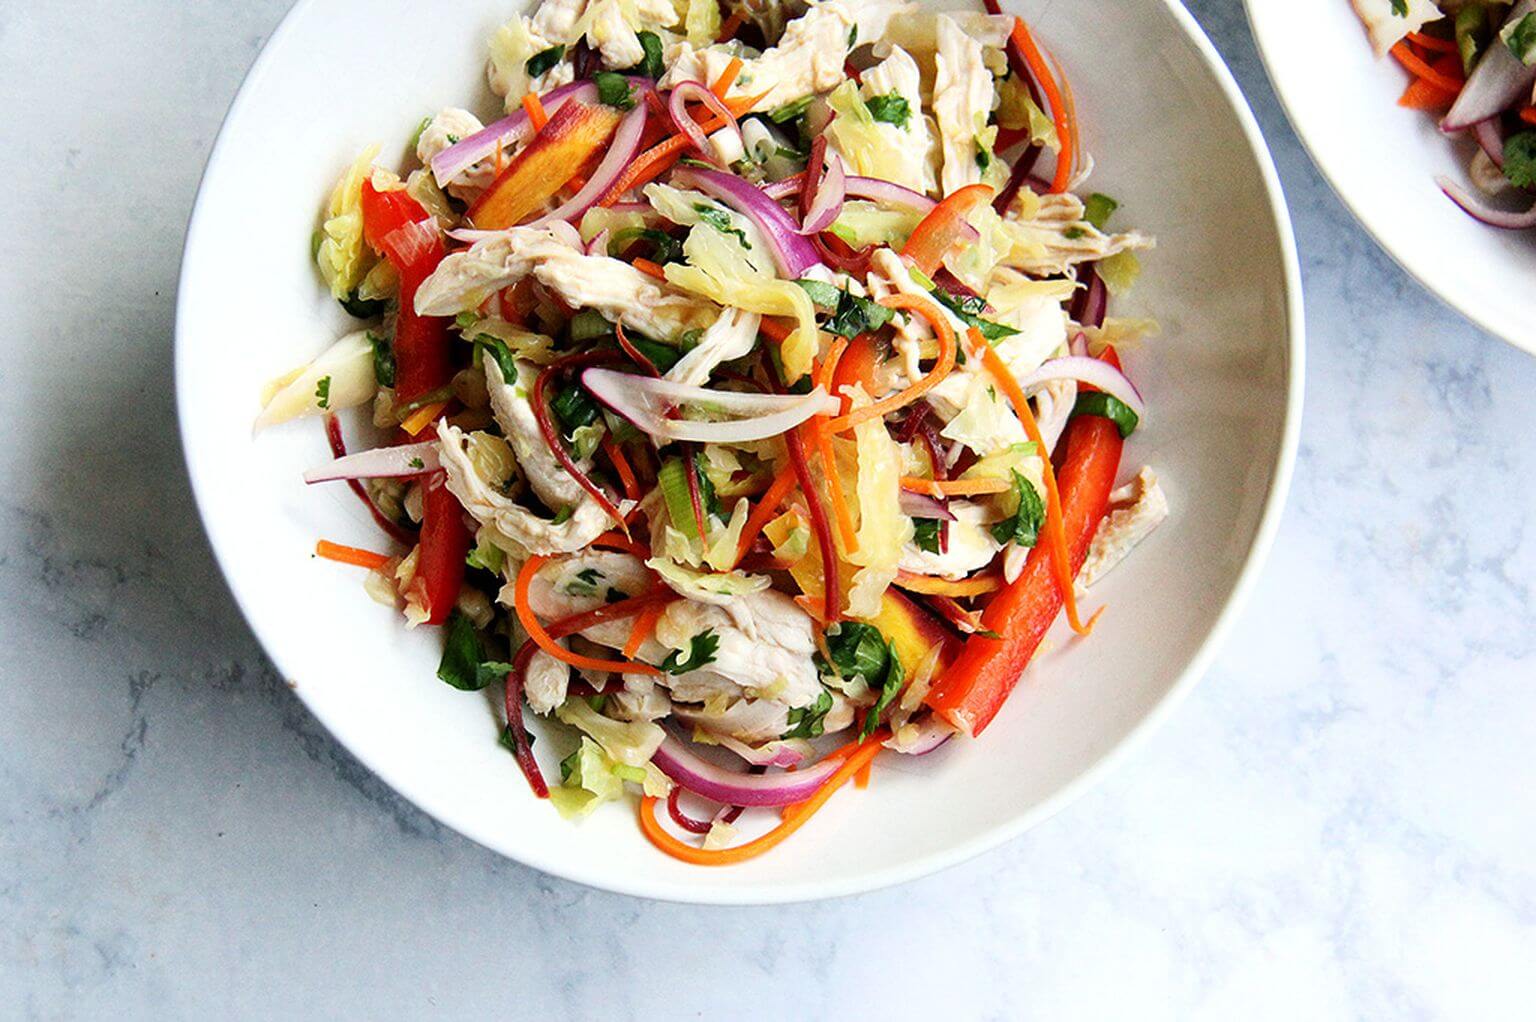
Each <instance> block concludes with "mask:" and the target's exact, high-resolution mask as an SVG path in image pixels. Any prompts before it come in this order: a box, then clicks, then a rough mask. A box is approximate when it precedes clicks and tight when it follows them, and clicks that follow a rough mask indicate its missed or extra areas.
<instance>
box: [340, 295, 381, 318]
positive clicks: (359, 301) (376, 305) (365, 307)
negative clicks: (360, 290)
mask: <svg viewBox="0 0 1536 1022" xmlns="http://www.w3.org/2000/svg"><path fill="white" fill-rule="evenodd" d="M340 301H341V307H342V308H343V309H346V310H347V315H349V316H351V317H352V318H354V319H372V318H373V317H375V316H377V315H379V314H380V313H382V312H383V311H384V309H385V308H386V307H387V306H388V305H389V303H388V302H386V301H385V300H384V299H382V298H359V297H357V292H356V291H353V292H352V293H351V294H349V295H347V297H345V298H342V299H340Z"/></svg>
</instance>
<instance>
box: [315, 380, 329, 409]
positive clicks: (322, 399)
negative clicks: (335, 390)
mask: <svg viewBox="0 0 1536 1022" xmlns="http://www.w3.org/2000/svg"><path fill="white" fill-rule="evenodd" d="M315 403H316V404H318V405H319V406H320V407H321V408H329V407H331V378H330V377H329V376H322V377H320V382H319V383H317V384H316V385H315Z"/></svg>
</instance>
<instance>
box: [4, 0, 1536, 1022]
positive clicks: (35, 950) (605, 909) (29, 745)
mask: <svg viewBox="0 0 1536 1022" xmlns="http://www.w3.org/2000/svg"><path fill="white" fill-rule="evenodd" d="M285 6H286V0H253V2H250V3H245V4H216V5H215V4H189V3H161V2H148V0H129V2H125V3H120V4H114V5H104V4H99V3H88V2H84V0H66V2H60V3H55V4H49V5H41V4H37V5H21V4H6V5H0V95H4V96H5V97H7V100H8V102H7V109H8V113H9V116H7V117H6V118H5V119H4V121H3V122H0V139H3V143H4V144H3V147H0V148H3V149H4V151H6V152H7V153H9V154H10V155H11V164H10V171H9V173H8V174H7V186H8V187H7V192H8V198H9V201H8V202H7V204H6V210H7V217H6V221H7V231H8V234H9V236H10V244H9V245H7V246H6V247H5V255H4V256H3V257H0V327H3V330H0V344H3V345H4V351H5V357H4V358H3V359H0V408H3V409H4V411H5V412H6V422H7V425H8V427H9V428H8V430H7V436H8V440H9V442H8V443H6V444H4V445H3V446H0V480H3V483H4V485H3V487H0V524H3V528H4V536H5V540H4V542H3V543H0V635H3V637H4V641H3V642H0V676H3V679H4V682H3V684H0V1016H3V1017H18V1016H19V1017H22V1018H69V1017H80V1018H93V1017H104V1016H107V1015H109V1014H110V1015H114V1016H117V1017H127V1018H154V1019H170V1018H204V1017H210V1016H214V1015H226V1016H230V1017H240V1018H247V1017H329V1018H365V1017H366V1018H383V1017H405V1016H422V1015H428V1014H443V1015H471V1014H472V1015H476V1016H484V1015H489V1014H491V1013H492V1012H498V1013H502V1014H511V1015H512V1016H514V1017H562V1018H566V1017H568V1018H589V1017H594V1018H604V1019H625V1018H655V1017H706V1016H709V1017H713V1016H717V1015H719V1014H720V1013H722V1012H723V1011H726V1010H729V1012H730V1014H731V1015H733V1016H740V1017H778V1016H782V1015H784V1014H786V1013H788V1014H793V1015H798V1016H826V1015H834V1014H835V1015H840V1016H843V1017H848V1016H850V1015H852V1016H858V1015H860V1014H861V1013H863V1011H864V1010H866V1009H867V1007H868V1006H869V1005H871V1004H872V1003H876V1002H880V1003H885V1002H890V1003H897V1004H899V1008H893V1009H888V1012H889V1013H890V1014H894V1015H895V1016H898V1017H913V1018H916V1017H931V1016H933V1015H934V1014H936V1013H943V1014H944V1015H945V1016H947V1017H962V1018H1040V1019H1053V1020H1054V1019H1112V1018H1113V1019H1123V1018H1138V1019H1142V1018H1146V1019H1192V1018H1199V1019H1205V1018H1209V1019H1230V1018H1244V1019H1255V1018H1260V1019H1267V1018H1274V1019H1294V1018H1309V1019H1353V1018H1392V1019H1438V1018H1476V1019H1495V1018H1518V1017H1529V1015H1530V1011H1531V1005H1532V1003H1533V996H1532V993H1531V986H1530V982H1531V981H1530V977H1531V974H1532V973H1531V963H1532V962H1533V961H1536V866H1533V865H1532V860H1531V857H1530V855H1529V850H1530V849H1531V848H1532V847H1533V846H1536V813H1533V812H1532V806H1533V802H1532V797H1531V792H1532V791H1533V790H1536V755H1533V749H1536V685H1533V684H1532V683H1533V682H1536V650H1533V647H1536V628H1533V624H1536V601H1533V597H1532V585H1533V580H1536V530H1532V529H1531V528H1528V525H1527V523H1528V518H1529V513H1530V511H1531V509H1532V508H1533V506H1536V448H1533V445H1531V444H1530V443H1529V442H1528V432H1529V422H1530V408H1531V405H1532V402H1533V399H1536V360H1532V359H1530V358H1528V357H1526V356H1523V355H1521V354H1519V353H1517V352H1515V351H1513V350H1512V349H1510V348H1508V347H1506V346H1504V345H1501V344H1499V343H1497V342H1495V341H1494V340H1492V339H1491V338H1489V337H1487V336H1484V335H1482V334H1481V333H1479V332H1478V331H1477V330H1476V329H1475V328H1473V327H1471V326H1469V325H1467V324H1466V323H1464V322H1463V321H1461V320H1460V319H1459V318H1458V317H1457V316H1456V315H1455V314H1453V313H1452V312H1450V311H1449V310H1448V309H1446V308H1444V307H1443V306H1441V305H1439V304H1438V303H1437V302H1436V301H1435V300H1433V299H1432V298H1430V297H1429V296H1427V295H1426V294H1424V293H1423V292H1422V291H1421V290H1420V289H1419V288H1418V287H1417V286H1416V285H1415V284H1414V283H1413V282H1412V281H1410V280H1409V279H1408V278H1407V277H1405V276H1404V275H1403V274H1402V273H1401V272H1400V271H1399V270H1398V269H1397V268H1396V267H1395V266H1394V265H1393V264H1392V262H1391V261H1390V260H1389V259H1388V258H1387V257H1386V256H1385V255H1384V254H1383V253H1382V252H1380V251H1379V250H1378V249H1377V248H1376V247H1375V246H1374V245H1373V244H1372V243H1371V241H1370V240H1369V239H1368V238H1366V237H1365V236H1364V235H1363V234H1362V233H1361V231H1360V230H1359V229H1358V228H1357V227H1356V226H1355V225H1354V223H1353V222H1352V221H1351V220H1350V218H1349V216H1348V214H1347V213H1346V212H1345V211H1344V210H1343V208H1342V207H1341V206H1340V204H1339V203H1338V201H1337V200H1336V199H1335V198H1334V196H1333V195H1332V194H1331V192H1330V191H1329V190H1328V188H1327V187H1326V185H1324V184H1323V183H1322V181H1321V180H1320V179H1319V177H1318V176H1317V174H1316V173H1315V171H1314V170H1313V169H1312V167H1311V165H1310V163H1309V162H1308V160H1307V158H1306V156H1305V154H1304V153H1303V152H1302V151H1301V149H1300V147H1299V146H1298V145H1297V143H1296V140H1295V138H1294V136H1293V135H1292V133H1291V131H1290V129H1289V127H1288V126H1287V125H1286V123H1285V120H1284V117H1283V115H1282V114H1281V112H1280V110H1279V109H1278V107H1277V105H1276V102H1275V100H1274V98H1273V95H1272V94H1271V92H1270V90H1269V87H1268V85H1267V83H1266V82H1265V79H1264V75H1263V72H1262V69H1261V68H1260V66H1259V63H1258V60H1257V57H1256V55H1255V52H1254V49H1253V45H1252V42H1251V40H1250V39H1249V37H1248V33H1247V27H1246V23H1245V21H1244V18H1243V15H1242V12H1241V9H1240V5H1239V4H1238V3H1237V0H1198V2H1195V3H1193V4H1192V5H1191V6H1192V8H1193V9H1194V11H1195V13H1196V15H1197V16H1198V17H1199V19H1200V20H1201V21H1202V23H1203V24H1204V25H1205V26H1206V28H1207V30H1208V31H1210V32H1211V34H1212V36H1213V37H1214V38H1215V40H1216V42H1217V44H1218V46H1219V47H1220V48H1221V49H1222V51H1223V53H1224V54H1225V55H1226V57H1227V58H1228V60H1229V61H1230V62H1231V64H1232V67H1233V69H1234V71H1235V72H1236V74H1237V76H1238V78H1239V80H1240V81H1241V83H1242V85H1243V88H1244V90H1245V91H1246V92H1247V94H1248V96H1249V98H1250V100H1251V101H1252V102H1253V104H1254V106H1255V108H1256V110H1257V112H1258V114H1259V118H1260V120H1261V121H1262V123H1263V126H1264V128H1265V130H1266V132H1267V134H1268V136H1269V138H1270V140H1271V142H1272V143H1273V146H1274V150H1275V155H1276V158H1277V160H1278V162H1279V165H1280V170H1281V173H1282V176H1283V178H1284V180H1285V184H1286V188H1287V191H1288V194H1289V196H1290V199H1291V201H1292V204H1293V208H1294V214H1295V218H1296V225H1297V231H1298V235H1299V240H1300V244H1301V247H1302V252H1303V262H1304V267H1305V274H1306V279H1307V288H1308V298H1309V327H1310V332H1311V348H1310V366H1309V379H1308V388H1309V391H1308V394H1309V399H1308V408H1307V419H1306V423H1305V427H1304V435H1303V445H1302V456H1301V463H1300V466H1299V470H1298V474H1297V479H1296V485H1295V490H1294V494H1293V497H1292V500H1291V504H1290V508H1289V511H1288V514H1287V517H1286V519H1285V522H1284V526H1283V529H1282V533H1281V536H1280V540H1279V543H1278V545H1277V547H1276V549H1275V553H1274V556H1273V558H1272V561H1271V563H1270V565H1269V568H1268V570H1267V571H1266V573H1265V575H1264V577H1263V580H1262V584H1261V586H1260V588H1259V590H1258V592H1257V594H1256V596H1255V598H1254V600H1253V601H1252V603H1251V605H1250V607H1249V608H1248V611H1247V613H1246V614H1245V615H1244V617H1243V619H1242V621H1241V623H1240V625H1239V627H1238V628H1237V629H1236V631H1235V632H1234V634H1233V636H1232V638H1231V641H1230V642H1229V643H1228V645H1227V647H1226V650H1225V652H1224V654H1223V655H1222V657H1221V658H1220V659H1219V661H1218V663H1217V665H1216V666H1215V668H1214V669H1213V670H1212V672H1211V676H1210V677H1209V678H1208V679H1207V680H1206V682H1205V683H1204V684H1203V685H1202V686H1201V687H1200V689H1199V690H1198V691H1197V692H1196V694H1195V695H1194V696H1193V698H1191V699H1190V700H1189V701H1188V703H1187V704H1186V705H1185V707H1184V709H1183V710H1182V711H1181V712H1180V713H1179V714H1178V715H1177V716H1176V717H1175V718H1174V720H1173V721H1172V722H1171V723H1170V724H1169V725H1168V726H1167V727H1165V728H1164V729H1163V730H1162V731H1161V732H1160V733H1159V734H1158V735H1157V736H1156V737H1155V738H1154V739H1153V740H1152V741H1150V742H1149V743H1147V745H1146V746H1145V747H1144V748H1143V749H1142V750H1141V752H1140V753H1139V754H1138V755H1137V756H1136V757H1135V758H1134V759H1133V760H1132V761H1131V762H1130V763H1129V764H1127V765H1126V766H1125V767H1124V768H1122V769H1121V770H1120V771H1119V772H1118V773H1116V774H1115V775H1114V776H1113V777H1111V778H1110V779H1109V780H1108V781H1107V782H1106V783H1104V784H1103V785H1102V786H1100V787H1099V788H1098V789H1096V790H1095V791H1094V792H1093V793H1091V794H1090V795H1088V796H1087V797H1085V798H1084V799H1083V800H1081V801H1080V802H1079V803H1077V804H1076V805H1074V806H1073V807H1072V808H1071V809H1070V810H1069V811H1067V812H1066V813H1064V814H1062V815H1061V816H1060V817H1058V818H1057V819H1055V820H1053V821H1052V822H1050V823H1048V824H1046V825H1044V826H1042V827H1040V828H1039V829H1038V830H1036V831H1034V832H1032V833H1031V834H1030V835H1028V836H1027V837H1025V838H1024V839H1022V840H1019V841H1016V842H1013V843H1012V844H1010V845H1008V846H1007V847H1005V848H1003V849H1002V850H1000V851H998V852H995V853H993V854H991V855H988V856H985V857H983V858H981V859H980V860H978V861H975V862H972V863H969V864H967V865H965V866H962V867H959V868H957V869H954V870H951V871H949V872H947V873H944V874H942V875H940V876H937V877H933V878H930V879H928V880H925V881H922V882H919V883H915V884H911V885H908V886H905V887H902V888H899V889H896V890H893V891H887V892H882V893H878V894H873V895H868V896H864V897H860V898H853V899H847V900H843V901H839V902H833V903H829V904H817V905H806V906H790V907H784V908H772V909H748V910H719V909H704V908H690V907H684V906H675V905H663V904H651V903H646V902H640V901H635V900H631V899H627V898H622V897H617V896H612V895H607V894H601V893H597V892H594V891H590V890H586V889H584V888H580V887H576V886H573V885H571V884H567V883H564V882H561V881H557V880H552V879H550V878H548V877H545V876H542V875H540V874H537V873H535V872H533V871H531V870H528V869H525V868H522V867H520V866H517V865H515V864H513V863H510V862H507V861H505V860H503V859H500V858H498V857H496V856H495V855H493V854H491V853H489V852H486V851H484V850H483V849H480V848H479V847H477V846H475V845H473V844H471V843H470V842H468V841H466V840H464V839H462V838H460V837H458V836H457V835H455V834H453V833H452V832H449V831H447V830H445V829H444V828H442V827H440V826H438V825H437V824H435V823H434V822H433V821H432V820H430V819H429V818H427V817H426V816H424V815H423V814H422V813H420V812H418V811H417V810H416V809H414V808H413V807H411V806H410V805H409V804H406V803H404V802H402V801H401V800H400V799H399V798H397V797H396V796H395V795H394V794H393V793H392V792H390V791H389V790H388V789H387V788H385V787H384V786H383V785H382V784H381V783H380V782H379V781H377V780H376V779H375V778H374V777H373V776H372V775H371V774H370V773H368V772H367V771H366V770H364V769H363V768H362V767H361V766H360V765H359V764H358V763H357V762H356V761H354V760H353V759H352V758H351V757H350V756H349V755H348V754H347V753H346V752H345V751H344V750H342V749H341V748H340V747H338V746H337V745H336V744H335V743H334V742H333V741H332V740H331V739H330V738H329V737H328V736H327V735H326V734H325V733H324V732H323V731H322V730H321V729H320V728H319V726H318V725H317V724H316V723H315V722H314V721H313V720H312V719H311V718H310V717H309V716H308V714H307V713H306V712H305V710H304V709H303V707H302V706H301V705H300V704H299V703H298V702H297V700H296V699H294V698H293V696H292V695H291V694H290V693H289V692H288V691H287V690H286V688H285V686H284V685H283V683H282V682H281V680H280V679H279V678H278V677H277V676H276V675H275V674H274V672H273V671H272V670H271V668H270V667H269V666H268V664H267V662H266V661H265V659H264V658H263V657H262V655H261V653H260V651H259V650H258V649H257V648H256V646H255V644H254V642H253V641H252V639H251V637H250V635H249V633H248V631H247V630H246V628H245V626H244V624H243V623H242V622H241V620H240V618H239V616H238V614H237V613H236V611H235V609H234V607H233V605H232V603H231V601H230V599H229V596H228V595H227V593H226V591H225V589H224V586H223V584H222V582H221V580H220V579H219V577H218V575H217V572H216V570H215V568H214V566H213V562H212V560H211V557H210V555H209V551H208V548H207V545H206V542H205V540H204V538H203V535H202V532H201V529H200V527H199V525H198V522H197V520H196V518H195V515H194V513H193V510H192V505H191V499H190V494H189V492H188V488H187V483H186V479H185V477H184V474H183V471H182V467H181V459H180V454H179V451H178V448H177V443H176V439H175V421H174V412H173V410H172V409H173V403H172V399H171V361H170V360H171V354H170V352H171V340H170V338H171V326H172V298H173V295H174V289H175V276H176V270H177V261H178V256H179V248H180V240H181V235H182V230H183V227H184V224H185V220H186V215H187V211H188V209H189V208H190V205H191V201H192V198H193V194H194V190H195V187H196V181H197V175H198V171H199V168H200V167H201V165H202V162H203V159H204V157H205V155H206V152H207V149H208V147H209V145H210V144H211V140H212V137H213V134H214V132H215V131H216V129H217V127H218V123H219V121H220V119H221V117H222V114H223V111H224V107H225V104H226V102H227V100H228V98H229V97H230V96H232V95H233V93H234V90H235V89H236V87H237V85H238V82H239V79H240V77H241V75H242V73H243V71H244V69H245V67H246V66H247V65H248V64H249V62H250V61H251V59H252V58H253V57H254V55H255V53H256V51H257V50H258V48H259V46H260V44H261V42H262V40H263V39H264V38H265V37H266V35H267V34H268V33H269V32H270V31H271V29H272V28H273V27H274V26H275V24H276V23H277V21H278V19H279V18H280V16H281V14H282V12H283V9H284V8H285ZM914 963H916V964H919V965H920V966H921V969H920V975H921V976H923V977H927V978H929V979H931V981H924V980H919V981H917V982H913V981H912V978H911V977H913V975H914V970H913V968H912V965H913V964H914Z"/></svg>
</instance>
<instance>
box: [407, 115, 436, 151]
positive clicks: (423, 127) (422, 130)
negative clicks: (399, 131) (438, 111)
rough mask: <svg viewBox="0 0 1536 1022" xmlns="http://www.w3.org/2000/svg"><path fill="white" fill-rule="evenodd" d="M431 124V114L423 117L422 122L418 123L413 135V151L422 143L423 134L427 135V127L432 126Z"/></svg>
mask: <svg viewBox="0 0 1536 1022" xmlns="http://www.w3.org/2000/svg"><path fill="white" fill-rule="evenodd" d="M431 126H432V118H431V117H430V116H427V117H423V118H422V119H421V123H420V124H418V125H416V133H415V134H413V135H412V136H411V151H412V152H415V151H416V147H417V146H418V145H420V144H421V136H422V135H425V134H426V132H427V129H428V128H430V127H431Z"/></svg>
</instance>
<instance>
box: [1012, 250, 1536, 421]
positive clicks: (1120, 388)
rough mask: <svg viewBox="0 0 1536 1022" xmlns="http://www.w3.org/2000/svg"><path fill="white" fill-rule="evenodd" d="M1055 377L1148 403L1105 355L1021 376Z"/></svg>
mask: <svg viewBox="0 0 1536 1022" xmlns="http://www.w3.org/2000/svg"><path fill="white" fill-rule="evenodd" d="M1533 222H1536V221H1533ZM1056 380H1076V381H1077V382H1078V383H1086V384H1088V386H1090V387H1094V388H1096V389H1098V390H1102V391H1103V392H1104V393H1106V394H1108V395H1109V396H1110V397H1113V398H1115V399H1117V400H1119V401H1121V402H1123V403H1124V404H1125V405H1126V407H1128V408H1130V410H1131V411H1133V412H1135V413H1136V414H1137V415H1143V414H1145V413H1146V410H1147V403H1146V401H1145V400H1144V399H1143V398H1142V396H1141V391H1139V390H1137V389H1136V385H1135V384H1134V383H1132V382H1131V379H1130V377H1128V376H1126V375H1125V374H1124V373H1122V372H1121V371H1120V370H1119V369H1116V368H1115V367H1114V366H1112V365H1110V364H1109V363H1108V362H1105V361H1104V360H1103V359H1097V358H1089V357H1087V356H1081V355H1065V356H1063V357H1061V358H1053V359H1051V360H1050V361H1048V362H1046V363H1045V364H1044V365H1042V366H1041V367H1040V368H1039V369H1036V370H1035V371H1034V372H1032V373H1030V374H1029V375H1028V376H1026V377H1024V378H1023V379H1021V380H1019V387H1020V388H1021V389H1023V390H1025V391H1029V390H1031V389H1034V388H1038V387H1043V386H1045V385H1046V384H1047V383H1052V382H1054V381H1056Z"/></svg>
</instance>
